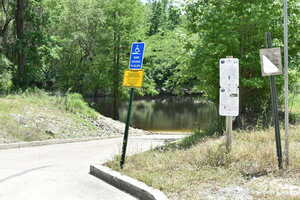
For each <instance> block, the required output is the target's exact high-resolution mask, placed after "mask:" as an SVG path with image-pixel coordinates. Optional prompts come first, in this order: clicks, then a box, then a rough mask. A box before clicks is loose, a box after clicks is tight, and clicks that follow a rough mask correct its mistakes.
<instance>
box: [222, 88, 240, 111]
mask: <svg viewBox="0 0 300 200" xmlns="http://www.w3.org/2000/svg"><path fill="white" fill-rule="evenodd" d="M239 93H240V91H239V88H220V103H219V114H220V115H221V116H238V115H239Z"/></svg>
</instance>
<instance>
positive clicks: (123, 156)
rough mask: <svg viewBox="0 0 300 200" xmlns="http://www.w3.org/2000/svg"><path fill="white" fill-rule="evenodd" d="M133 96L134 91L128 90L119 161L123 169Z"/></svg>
mask: <svg viewBox="0 0 300 200" xmlns="http://www.w3.org/2000/svg"><path fill="white" fill-rule="evenodd" d="M133 95H134V89H133V88H131V89H130V98H129V105H128V112H127V119H126V126H125V132H124V137H123V147H122V156H121V161H120V167H121V169H123V166H124V163H125V156H126V149H127V142H128V130H129V124H130V118H131V110H132V109H131V108H132V101H133Z"/></svg>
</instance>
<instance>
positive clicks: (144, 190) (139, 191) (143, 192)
mask: <svg viewBox="0 0 300 200" xmlns="http://www.w3.org/2000/svg"><path fill="white" fill-rule="evenodd" d="M90 174H91V175H93V176H95V177H97V178H99V179H101V180H103V181H104V182H106V183H108V184H110V185H112V186H114V187H116V188H118V189H120V190H122V191H124V192H127V193H129V194H131V195H132V196H134V197H136V198H138V199H141V200H168V198H167V196H166V195H165V194H164V193H163V192H161V191H160V190H157V189H154V188H152V187H150V186H148V185H146V184H145V183H143V182H140V181H138V180H136V179H133V178H130V177H128V176H125V175H122V174H121V173H119V172H116V171H114V170H112V169H110V168H108V167H105V166H103V165H98V164H97V165H90Z"/></svg>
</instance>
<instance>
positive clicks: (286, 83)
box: [283, 0, 289, 168]
mask: <svg viewBox="0 0 300 200" xmlns="http://www.w3.org/2000/svg"><path fill="white" fill-rule="evenodd" d="M283 1H284V6H283V7H284V98H285V102H284V104H285V105H284V110H285V115H284V119H285V120H284V122H285V123H284V127H285V151H284V152H285V166H286V168H288V166H289V75H288V71H289V58H288V56H289V51H288V1H287V0H283Z"/></svg>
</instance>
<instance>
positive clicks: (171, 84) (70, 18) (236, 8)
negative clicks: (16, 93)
mask: <svg viewBox="0 0 300 200" xmlns="http://www.w3.org/2000/svg"><path fill="white" fill-rule="evenodd" d="M174 2H175V1H173V0H148V1H140V0H77V1H74V0H43V1H42V0H0V4H1V7H0V67H1V69H0V91H1V92H4V93H7V92H9V91H10V90H11V89H15V90H18V89H20V88H21V89H26V88H29V87H35V86H37V87H39V88H44V89H47V90H55V91H56V90H59V91H63V92H65V91H72V92H79V93H81V94H83V95H90V96H91V95H93V96H98V95H110V96H112V97H113V99H114V101H113V104H114V107H115V108H116V107H118V104H119V101H120V99H121V98H123V97H126V95H127V90H126V89H125V88H122V87H121V82H122V72H123V70H124V69H126V68H127V66H128V58H129V51H130V44H131V43H132V42H134V41H138V40H142V41H143V42H145V43H146V54H145V59H144V68H145V71H146V73H145V74H146V76H145V83H144V88H143V89H140V90H138V93H139V95H162V94H175V95H182V94H193V93H196V94H197V93H199V92H201V93H204V94H205V95H206V96H207V97H208V98H209V99H211V100H213V101H214V102H216V103H217V102H218V88H219V86H218V78H219V77H218V74H219V71H218V60H219V59H220V58H223V57H226V56H230V55H232V56H234V57H237V58H239V59H240V67H241V69H240V71H241V76H240V77H241V80H240V86H241V88H240V91H241V95H240V96H241V111H242V113H260V112H262V110H263V108H266V107H268V106H267V105H268V104H269V82H268V80H267V78H262V77H261V73H260V64H259V54H258V52H259V49H260V48H263V47H264V44H265V42H264V34H265V32H266V31H270V32H272V34H273V38H274V40H273V45H274V46H278V47H282V46H283V42H282V38H283V32H282V2H281V0H275V1H271V0H251V1H235V0H226V1H219V0H209V1H207V0H193V1H188V0H186V1H185V4H184V6H179V5H178V4H176V3H174ZM289 8H290V9H289V11H290V15H289V16H290V24H289V28H290V38H289V42H290V49H289V52H290V67H291V68H292V69H293V70H292V73H291V84H293V83H294V82H295V80H296V78H295V77H296V75H297V72H298V70H299V62H300V55H299V46H300V33H299V31H300V30H299V27H300V8H299V0H290V1H289ZM277 83H278V89H279V92H280V93H281V91H282V90H281V88H282V83H283V81H282V76H281V77H279V78H278V82H277ZM291 86H292V85H291ZM115 110H116V109H115ZM115 118H118V116H117V111H116V112H115Z"/></svg>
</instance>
